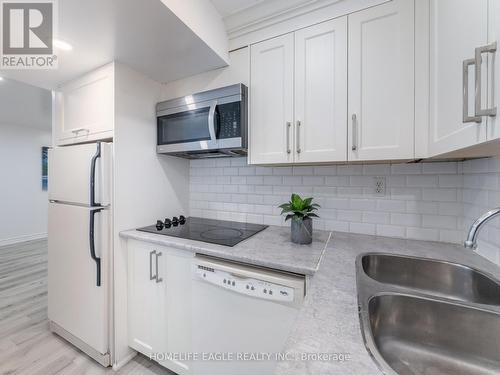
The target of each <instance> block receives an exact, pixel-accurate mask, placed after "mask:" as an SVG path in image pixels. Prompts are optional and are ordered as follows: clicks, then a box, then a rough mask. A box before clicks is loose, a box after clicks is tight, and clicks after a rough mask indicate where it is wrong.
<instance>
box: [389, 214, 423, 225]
mask: <svg viewBox="0 0 500 375" xmlns="http://www.w3.org/2000/svg"><path fill="white" fill-rule="evenodd" d="M390 215H391V224H393V225H401V226H405V227H409V226H414V227H416V226H421V224H422V216H421V215H419V214H398V213H391V214H390Z"/></svg>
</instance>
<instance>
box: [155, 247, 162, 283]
mask: <svg viewBox="0 0 500 375" xmlns="http://www.w3.org/2000/svg"><path fill="white" fill-rule="evenodd" d="M161 254H162V252H161V251H160V252H159V253H157V254H156V283H157V284H158V283H161V282H162V281H163V279H162V278H161V277H160V276H159V273H160V271H159V269H158V258H159V257H161Z"/></svg>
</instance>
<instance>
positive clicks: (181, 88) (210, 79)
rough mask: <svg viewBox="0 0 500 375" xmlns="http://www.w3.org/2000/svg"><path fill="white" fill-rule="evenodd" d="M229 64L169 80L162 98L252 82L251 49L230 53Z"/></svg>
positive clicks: (163, 90)
mask: <svg viewBox="0 0 500 375" xmlns="http://www.w3.org/2000/svg"><path fill="white" fill-rule="evenodd" d="M229 61H230V63H229V66H228V67H227V68H220V69H216V70H211V71H209V72H205V73H201V74H197V75H195V76H192V77H188V78H184V79H180V80H177V81H173V82H169V83H167V84H164V85H163V86H162V94H161V99H162V100H169V99H174V98H178V97H181V96H185V95H190V94H192V93H195V92H201V91H206V90H212V89H216V88H219V87H224V86H229V85H234V84H236V83H243V84H245V85H247V86H248V85H249V84H250V49H249V48H248V47H245V48H241V49H239V50H236V51H233V52H231V53H230V54H229Z"/></svg>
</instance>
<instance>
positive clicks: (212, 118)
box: [208, 101, 217, 142]
mask: <svg viewBox="0 0 500 375" xmlns="http://www.w3.org/2000/svg"><path fill="white" fill-rule="evenodd" d="M216 108H217V101H215V102H213V103H212V104H210V110H209V111H208V132H209V133H210V140H211V141H213V142H215V141H217V137H216V135H215V109H216Z"/></svg>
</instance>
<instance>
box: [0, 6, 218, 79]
mask: <svg viewBox="0 0 500 375" xmlns="http://www.w3.org/2000/svg"><path fill="white" fill-rule="evenodd" d="M58 7H59V17H58V19H59V33H58V36H57V37H58V39H61V40H63V41H66V42H68V43H70V44H71V45H72V46H73V50H72V51H69V52H64V51H58V60H59V68H58V69H57V70H38V71H36V70H3V71H1V70H0V76H4V77H9V78H13V79H16V80H19V81H22V82H26V83H29V84H32V85H36V86H39V87H44V88H54V87H56V86H57V85H58V84H60V83H63V82H65V81H68V80H70V79H73V78H75V77H78V76H80V75H82V74H84V73H86V72H88V71H91V70H92V69H95V68H97V67H99V66H102V65H104V64H106V63H108V62H111V61H113V60H117V61H119V62H121V63H124V64H126V65H129V66H130V67H132V68H134V69H136V70H138V71H141V72H143V73H144V74H146V75H148V76H149V77H151V78H153V79H154V80H156V81H159V82H169V81H173V80H176V79H179V78H183V77H187V76H190V75H194V74H197V73H200V72H204V71H207V70H211V69H216V68H219V67H221V66H224V65H226V63H225V61H224V60H223V59H222V58H221V57H220V56H219V55H217V54H216V53H215V52H214V51H213V50H212V49H211V48H209V47H208V46H207V44H206V43H205V42H203V41H202V40H201V39H200V38H199V37H198V36H197V35H196V34H195V33H194V32H193V31H192V30H191V29H190V28H189V27H187V26H186V25H185V24H184V23H183V22H182V21H181V20H180V19H179V18H178V17H176V16H175V14H174V13H172V12H171V11H170V9H169V8H168V7H167V6H165V5H164V4H163V3H162V1H161V0H85V1H82V0H64V1H59V2H58Z"/></svg>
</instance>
